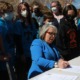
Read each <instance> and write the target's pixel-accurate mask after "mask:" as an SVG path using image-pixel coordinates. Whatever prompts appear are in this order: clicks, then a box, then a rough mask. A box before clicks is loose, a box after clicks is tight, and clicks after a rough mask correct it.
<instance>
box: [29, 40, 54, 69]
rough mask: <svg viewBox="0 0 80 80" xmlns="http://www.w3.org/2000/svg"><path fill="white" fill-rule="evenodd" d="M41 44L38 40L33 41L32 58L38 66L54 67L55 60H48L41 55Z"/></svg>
mask: <svg viewBox="0 0 80 80" xmlns="http://www.w3.org/2000/svg"><path fill="white" fill-rule="evenodd" d="M42 47H43V44H42V42H41V41H40V40H35V41H33V43H32V45H31V48H30V50H31V56H32V60H33V61H34V62H35V63H36V64H37V65H38V66H40V67H43V68H45V69H50V68H53V67H54V64H55V61H54V60H48V59H46V58H44V56H43V49H42Z"/></svg>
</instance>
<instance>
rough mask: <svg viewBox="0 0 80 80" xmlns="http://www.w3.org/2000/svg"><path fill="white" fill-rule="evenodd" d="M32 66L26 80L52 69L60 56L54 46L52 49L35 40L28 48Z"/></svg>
mask: <svg viewBox="0 0 80 80" xmlns="http://www.w3.org/2000/svg"><path fill="white" fill-rule="evenodd" d="M30 50H31V57H32V65H31V67H30V70H29V73H28V79H29V78H31V77H34V76H36V75H38V74H40V73H42V72H44V71H47V70H49V69H51V68H54V63H55V61H58V60H59V59H60V54H59V52H58V50H57V49H56V47H55V46H53V47H52V48H51V47H50V46H49V45H48V44H47V43H46V42H45V41H44V40H41V39H35V40H34V41H33V42H32V45H31V47H30Z"/></svg>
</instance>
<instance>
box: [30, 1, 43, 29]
mask: <svg viewBox="0 0 80 80" xmlns="http://www.w3.org/2000/svg"><path fill="white" fill-rule="evenodd" d="M31 7H32V18H33V19H35V20H36V21H37V23H38V25H39V27H41V25H42V22H43V13H42V11H41V9H42V8H41V7H43V6H42V5H40V3H39V2H37V1H33V2H32V3H31ZM38 29H39V28H38Z"/></svg>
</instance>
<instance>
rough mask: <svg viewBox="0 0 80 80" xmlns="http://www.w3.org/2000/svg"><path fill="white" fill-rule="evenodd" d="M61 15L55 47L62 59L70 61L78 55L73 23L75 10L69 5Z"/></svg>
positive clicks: (75, 29)
mask: <svg viewBox="0 0 80 80" xmlns="http://www.w3.org/2000/svg"><path fill="white" fill-rule="evenodd" d="M63 15H64V18H62V19H61V21H60V27H59V33H58V36H57V40H56V45H57V47H58V49H59V51H60V53H61V55H62V56H63V58H64V59H65V60H70V59H73V58H75V57H77V56H79V55H80V50H79V45H78V35H77V27H76V25H75V21H74V18H75V17H76V16H77V9H76V8H75V7H74V6H73V5H71V4H70V5H67V6H65V8H64V9H63Z"/></svg>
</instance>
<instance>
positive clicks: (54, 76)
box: [34, 73, 78, 80]
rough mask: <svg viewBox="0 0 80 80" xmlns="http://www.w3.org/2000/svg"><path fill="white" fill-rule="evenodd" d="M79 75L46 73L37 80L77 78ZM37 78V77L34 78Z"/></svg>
mask: <svg viewBox="0 0 80 80" xmlns="http://www.w3.org/2000/svg"><path fill="white" fill-rule="evenodd" d="M77 78H78V76H72V75H64V74H55V73H53V74H45V75H43V76H41V77H40V78H38V79H37V80H76V79H77ZM34 80H36V79H34Z"/></svg>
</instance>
